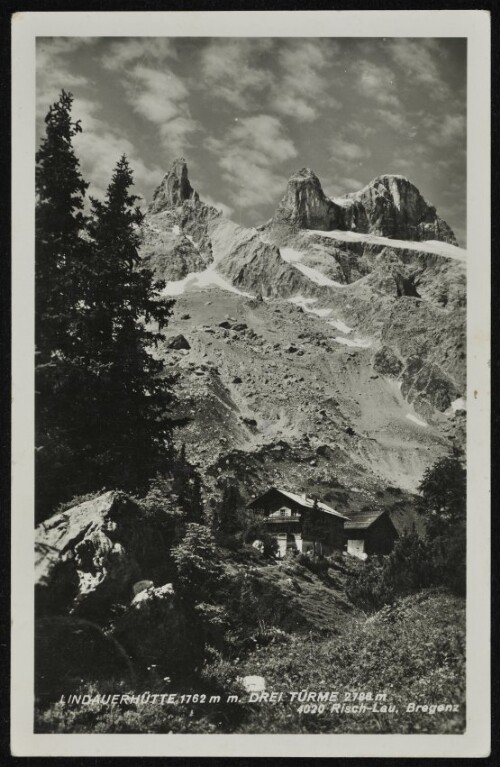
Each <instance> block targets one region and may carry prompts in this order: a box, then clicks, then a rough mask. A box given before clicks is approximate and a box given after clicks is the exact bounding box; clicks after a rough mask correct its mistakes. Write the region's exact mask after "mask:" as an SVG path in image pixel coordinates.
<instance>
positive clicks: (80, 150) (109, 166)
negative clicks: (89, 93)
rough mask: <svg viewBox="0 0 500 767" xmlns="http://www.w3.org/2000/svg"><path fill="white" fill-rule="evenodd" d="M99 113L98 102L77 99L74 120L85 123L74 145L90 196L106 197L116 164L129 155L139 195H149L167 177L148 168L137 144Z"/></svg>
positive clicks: (152, 168)
mask: <svg viewBox="0 0 500 767" xmlns="http://www.w3.org/2000/svg"><path fill="white" fill-rule="evenodd" d="M99 110H100V105H99V104H98V103H97V102H94V101H91V100H89V99H75V102H74V104H73V111H72V114H73V116H74V118H75V119H81V121H82V132H81V133H78V134H77V135H76V136H75V137H74V138H73V145H74V148H75V153H76V155H77V157H79V158H80V161H81V167H82V174H83V177H84V178H85V179H86V180H87V181H90V183H91V186H90V188H89V194H91V195H92V196H94V197H104V195H105V193H106V189H107V187H108V185H109V183H110V181H111V176H112V173H113V170H114V167H115V165H116V163H117V162H118V160H119V159H120V157H121V155H122V154H126V155H127V157H128V160H129V162H130V166H131V168H132V170H133V173H134V182H135V187H136V189H135V192H136V194H139V195H141V196H144V195H146V196H149V194H150V193H151V191H152V189H153V187H154V186H156V185H157V184H159V182H160V181H161V179H162V177H163V173H162V171H161V169H160V168H159V167H158V166H152V167H150V166H147V165H146V164H145V163H144V162H143V160H142V159H141V158H140V157H139V155H138V152H137V150H136V148H135V146H134V145H133V143H132V142H131V141H130V140H129V139H128V138H126V137H125V136H124V135H123V134H121V133H119V132H118V131H117V130H116V129H114V128H112V127H111V126H110V125H109V124H108V123H107V122H106V121H105V120H102V119H101V118H100V117H99V116H98V115H99Z"/></svg>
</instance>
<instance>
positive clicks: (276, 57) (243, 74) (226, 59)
mask: <svg viewBox="0 0 500 767" xmlns="http://www.w3.org/2000/svg"><path fill="white" fill-rule="evenodd" d="M335 50H336V46H335V43H333V42H332V41H325V40H315V41H314V42H312V41H311V40H300V39H299V40H295V39H294V40H293V41H292V42H290V41H279V42H277V41H272V40H269V39H267V38H262V39H260V40H258V39H227V40H217V41H211V42H210V44H209V45H208V46H207V47H206V48H205V49H204V50H203V51H202V53H201V73H202V74H201V82H200V87H201V88H203V89H204V90H205V91H206V93H207V95H208V96H209V97H210V98H214V97H215V98H218V99H222V100H224V101H225V102H226V103H228V104H229V105H231V106H232V107H234V108H236V109H238V110H240V111H244V112H249V111H251V110H252V109H257V107H258V106H259V105H261V106H262V105H263V104H267V109H268V110H269V112H275V113H277V114H279V115H284V116H286V117H292V118H294V119H296V120H297V121H298V122H311V121H312V120H315V119H317V117H318V116H319V114H320V112H321V110H322V109H323V108H325V107H335V106H339V102H338V101H337V100H336V99H335V98H334V97H333V96H332V95H331V92H330V91H331V85H332V83H331V79H330V78H329V77H328V76H327V70H328V65H329V62H330V60H331V57H332V55H333V52H334V51H335ZM269 54H272V59H271V58H270V55H269ZM266 56H267V60H266Z"/></svg>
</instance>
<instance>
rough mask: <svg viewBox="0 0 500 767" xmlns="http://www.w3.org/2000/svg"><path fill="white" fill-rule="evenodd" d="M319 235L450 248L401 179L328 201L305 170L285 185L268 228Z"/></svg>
mask: <svg viewBox="0 0 500 767" xmlns="http://www.w3.org/2000/svg"><path fill="white" fill-rule="evenodd" d="M283 224H285V225H290V226H292V227H294V228H296V229H318V230H323V231H328V230H333V229H340V230H344V231H349V230H352V231H356V232H359V233H363V234H375V235H379V236H383V237H390V238H393V239H401V240H417V241H422V240H441V241H443V242H449V243H451V244H453V245H456V244H457V242H456V239H455V235H454V233H453V231H452V230H451V228H450V227H449V226H448V224H447V223H446V222H445V221H443V219H442V218H440V217H439V216H438V214H437V212H436V208H435V207H434V206H433V205H430V204H429V203H428V202H427V201H426V200H425V199H424V198H423V196H422V195H421V194H420V192H419V190H418V189H417V187H416V186H415V185H414V184H412V183H411V181H409V180H408V179H407V178H406V177H405V176H401V175H397V174H393V173H385V174H382V175H380V176H377V177H376V178H374V179H373V180H372V181H370V183H369V184H367V185H366V186H365V187H363V188H362V189H360V190H359V191H358V192H350V193H348V194H345V195H343V196H341V197H332V198H328V197H327V196H326V195H325V193H324V192H323V189H322V186H321V182H320V180H319V178H318V177H317V176H316V174H315V173H314V171H312V170H311V169H310V168H301V170H299V171H297V172H296V173H294V174H293V175H292V176H291V177H290V179H289V181H288V184H287V188H286V192H285V196H284V197H283V199H282V200H281V202H280V204H279V206H278V209H277V210H276V213H275V214H274V217H273V219H272V222H271V225H272V226H274V227H276V226H278V227H279V226H281V225H283Z"/></svg>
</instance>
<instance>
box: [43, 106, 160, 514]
mask: <svg viewBox="0 0 500 767" xmlns="http://www.w3.org/2000/svg"><path fill="white" fill-rule="evenodd" d="M72 101H73V97H72V96H71V94H67V93H65V92H64V91H63V92H62V93H61V96H60V99H59V101H58V102H57V103H55V104H54V105H53V106H52V107H51V108H50V111H49V113H48V115H47V118H46V125H47V131H46V137H45V138H44V140H43V141H42V144H41V146H40V149H39V151H38V153H37V156H36V159H37V167H36V192H37V199H36V345H37V364H36V391H37V402H36V447H37V452H36V495H37V518H38V520H40V519H43V518H45V517H46V516H48V515H49V514H50V513H52V511H53V510H54V507H55V505H56V503H57V502H59V501H67V500H70V499H71V498H72V497H74V496H75V495H77V494H81V493H87V492H90V491H95V490H99V489H101V488H103V487H107V488H114V487H120V488H124V489H134V490H136V489H139V488H140V487H142V486H145V485H146V484H147V481H148V480H149V479H150V478H151V477H152V476H154V475H155V474H156V473H157V472H158V471H160V470H165V469H166V468H168V462H169V460H170V458H171V455H170V445H171V428H170V419H169V411H170V409H171V408H172V406H173V400H172V393H171V389H172V386H171V385H172V381H171V379H169V378H168V377H167V376H166V375H165V374H164V367H163V363H162V362H161V361H160V360H159V359H155V358H154V356H153V355H152V353H151V352H152V347H153V346H154V345H155V344H156V343H157V342H158V341H159V339H160V338H161V337H162V336H161V330H162V328H163V327H164V326H165V325H166V324H167V322H168V318H169V316H170V314H171V309H172V304H173V302H168V301H163V300H162V298H161V289H162V287H163V283H161V282H155V281H154V279H153V275H152V273H151V272H150V271H148V270H145V269H142V268H141V264H140V257H139V253H138V246H139V226H140V223H141V221H142V214H141V212H140V210H139V208H138V207H137V205H136V204H135V203H136V201H137V197H135V196H134V195H132V194H131V193H130V191H129V190H130V186H131V185H132V183H133V178H132V172H131V170H130V167H129V165H128V162H127V160H126V158H125V157H122V158H121V159H120V161H119V162H118V164H117V166H116V169H115V172H114V174H113V177H112V180H111V183H110V185H109V187H108V190H107V194H106V198H105V200H104V201H103V202H100V201H97V200H92V201H91V214H90V217H87V216H85V215H84V213H83V210H84V195H85V191H86V188H87V184H86V182H85V181H84V180H83V179H82V176H81V174H80V169H79V163H78V159H77V158H76V156H75V154H74V150H73V147H72V139H73V137H74V136H75V135H76V134H77V133H78V132H80V130H81V128H80V124H79V122H73V121H72V119H71V106H72Z"/></svg>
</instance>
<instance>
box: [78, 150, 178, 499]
mask: <svg viewBox="0 0 500 767" xmlns="http://www.w3.org/2000/svg"><path fill="white" fill-rule="evenodd" d="M132 184H133V176H132V171H131V169H130V166H129V163H128V161H127V159H126V157H125V156H123V157H122V158H121V159H120V160H119V162H118V163H117V165H116V168H115V171H114V174H113V177H112V180H111V183H110V185H109V186H108V189H107V193H106V198H105V200H104V202H101V201H98V200H96V199H91V203H92V206H91V216H90V222H89V226H88V233H89V236H90V247H91V252H92V256H91V264H92V272H93V279H92V283H91V285H90V286H89V287H90V290H89V292H88V294H87V295H86V296H85V306H86V318H85V323H84V328H85V334H86V337H85V339H84V346H85V347H86V353H87V354H88V364H89V365H90V367H91V369H92V371H93V375H94V379H95V382H94V391H93V400H94V403H95V409H94V410H93V411H92V412H89V414H88V418H89V428H90V430H91V431H92V432H93V434H94V436H95V444H94V450H95V456H94V458H93V464H94V467H95V472H96V473H97V474H98V475H100V476H101V477H102V480H103V481H105V482H107V483H110V482H112V483H114V484H116V485H119V486H120V487H126V488H127V487H130V488H136V487H137V486H139V485H141V483H142V484H143V483H144V482H145V481H146V480H147V479H148V478H150V477H151V476H153V475H155V474H156V472H157V471H159V470H161V469H165V466H166V461H167V460H169V459H170V458H171V452H170V444H171V426H170V418H169V412H170V410H171V408H172V405H173V398H172V392H171V385H172V381H171V379H169V378H168V377H167V376H166V375H165V373H164V366H163V363H162V362H161V361H160V360H158V359H155V358H154V357H153V356H152V353H151V352H152V349H153V347H154V346H155V345H157V344H158V342H159V341H160V340H161V339H162V338H163V336H162V334H161V330H162V329H163V328H164V327H165V326H166V325H167V322H168V318H169V317H170V315H171V311H172V306H173V301H165V300H163V299H162V298H161V294H160V291H161V289H162V288H163V287H164V284H163V283H162V282H157V281H155V280H154V278H153V273H152V272H151V271H150V270H148V269H145V268H141V266H140V257H139V253H138V247H139V244H140V237H139V226H140V224H141V222H142V218H143V216H142V213H141V211H140V209H139V207H138V206H137V205H136V201H137V199H138V198H137V196H135V195H133V194H131V193H130V187H131V186H132Z"/></svg>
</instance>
